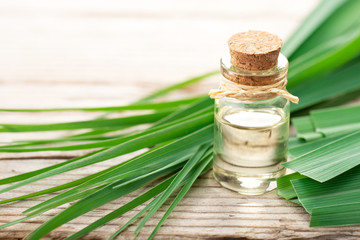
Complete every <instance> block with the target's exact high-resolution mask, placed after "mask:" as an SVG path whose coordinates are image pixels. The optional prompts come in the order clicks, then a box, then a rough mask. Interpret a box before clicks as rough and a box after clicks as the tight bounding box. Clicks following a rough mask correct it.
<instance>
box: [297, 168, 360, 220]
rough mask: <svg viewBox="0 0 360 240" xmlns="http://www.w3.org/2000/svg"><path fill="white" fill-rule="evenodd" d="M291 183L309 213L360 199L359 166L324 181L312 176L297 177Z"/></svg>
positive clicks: (356, 201)
mask: <svg viewBox="0 0 360 240" xmlns="http://www.w3.org/2000/svg"><path fill="white" fill-rule="evenodd" d="M291 183H292V184H293V186H294V189H295V192H296V194H297V196H298V198H299V200H300V202H301V204H302V205H303V206H304V208H305V209H306V211H307V212H309V213H311V212H312V209H313V208H319V207H328V206H336V205H344V204H352V203H358V202H359V199H360V188H359V186H360V167H359V166H358V167H355V168H353V169H351V170H349V171H347V172H346V173H344V174H341V175H339V176H337V177H336V178H333V179H331V180H329V181H326V182H324V183H320V182H318V181H315V180H313V179H311V178H302V179H295V180H291Z"/></svg>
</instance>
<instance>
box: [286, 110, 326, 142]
mask: <svg viewBox="0 0 360 240" xmlns="http://www.w3.org/2000/svg"><path fill="white" fill-rule="evenodd" d="M291 121H292V123H293V124H294V126H295V128H296V131H297V137H298V138H300V139H304V140H306V141H310V140H314V139H320V138H322V137H323V135H322V134H321V133H318V132H316V131H315V126H314V123H313V122H312V119H311V118H310V116H303V117H296V118H293V119H292V120H291Z"/></svg>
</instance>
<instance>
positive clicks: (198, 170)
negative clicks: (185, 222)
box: [149, 155, 213, 239]
mask: <svg viewBox="0 0 360 240" xmlns="http://www.w3.org/2000/svg"><path fill="white" fill-rule="evenodd" d="M212 158H213V156H212V155H210V156H208V157H207V158H205V160H204V161H203V162H201V164H200V165H199V166H198V167H197V168H196V169H195V171H194V173H193V174H192V175H191V177H190V179H189V181H188V182H187V183H186V184H185V186H184V187H183V188H182V189H181V190H180V192H179V193H178V194H177V195H176V197H175V199H174V201H173V202H172V203H171V204H170V206H169V208H168V209H167V210H166V212H165V214H164V215H163V216H162V218H161V219H160V221H159V222H158V224H157V225H156V227H155V228H154V230H153V231H152V233H151V234H150V236H149V239H152V238H153V237H154V236H155V234H156V233H157V231H158V230H159V229H160V227H161V226H162V224H163V223H164V222H165V220H166V219H167V218H168V217H169V216H170V214H171V212H172V211H173V210H174V208H175V207H176V206H177V205H178V204H179V202H180V201H181V199H183V197H184V196H185V194H186V193H187V192H188V191H189V189H190V188H191V186H192V185H193V183H194V182H195V180H196V179H197V178H198V177H199V175H200V174H201V173H203V171H204V169H206V168H210V166H211V160H212Z"/></svg>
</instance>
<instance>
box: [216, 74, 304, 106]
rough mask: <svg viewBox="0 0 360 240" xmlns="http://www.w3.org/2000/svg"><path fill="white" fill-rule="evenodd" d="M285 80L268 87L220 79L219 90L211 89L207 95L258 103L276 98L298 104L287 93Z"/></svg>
mask: <svg viewBox="0 0 360 240" xmlns="http://www.w3.org/2000/svg"><path fill="white" fill-rule="evenodd" d="M286 84H287V80H286V78H283V79H282V80H280V81H278V82H275V83H273V84H270V85H261V86H249V85H243V84H238V83H235V82H232V81H230V80H227V79H226V78H222V80H221V84H220V86H221V87H220V89H211V90H210V92H209V95H210V97H211V98H213V99H219V98H224V97H230V98H235V99H238V100H241V101H259V100H266V99H270V98H273V97H275V96H276V95H277V96H281V97H283V98H286V99H288V100H289V101H291V102H293V103H298V102H299V98H298V97H296V96H294V95H292V94H291V93H289V92H288V91H287V90H286V89H285V87H286Z"/></svg>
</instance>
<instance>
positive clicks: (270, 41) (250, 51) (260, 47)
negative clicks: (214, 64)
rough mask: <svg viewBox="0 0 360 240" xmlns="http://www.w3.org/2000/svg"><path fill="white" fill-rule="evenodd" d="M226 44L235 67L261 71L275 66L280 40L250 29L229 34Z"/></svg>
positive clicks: (271, 35)
mask: <svg viewBox="0 0 360 240" xmlns="http://www.w3.org/2000/svg"><path fill="white" fill-rule="evenodd" d="M228 44H229V49H230V55H231V63H232V64H233V65H234V66H235V67H237V68H240V69H244V70H251V71H261V70H267V69H270V68H272V67H274V66H276V64H277V59H278V57H279V53H280V49H281V46H282V40H281V39H280V38H279V37H278V36H276V35H273V34H270V33H267V32H262V31H253V30H250V31H248V32H242V33H237V34H235V35H233V36H231V37H230V39H229V41H228Z"/></svg>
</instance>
